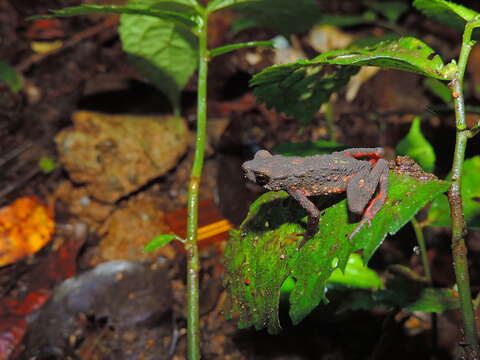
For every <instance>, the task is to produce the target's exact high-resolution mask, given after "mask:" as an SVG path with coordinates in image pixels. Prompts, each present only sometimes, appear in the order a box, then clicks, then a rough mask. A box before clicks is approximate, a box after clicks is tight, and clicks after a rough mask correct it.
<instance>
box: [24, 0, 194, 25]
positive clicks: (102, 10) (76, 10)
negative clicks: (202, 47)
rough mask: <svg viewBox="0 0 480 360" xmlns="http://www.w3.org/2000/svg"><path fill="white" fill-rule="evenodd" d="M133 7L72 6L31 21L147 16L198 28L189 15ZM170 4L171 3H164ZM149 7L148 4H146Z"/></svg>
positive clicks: (52, 11) (140, 6) (33, 18)
mask: <svg viewBox="0 0 480 360" xmlns="http://www.w3.org/2000/svg"><path fill="white" fill-rule="evenodd" d="M155 2H156V3H161V2H162V1H161V0H156V1H155ZM131 3H132V6H115V5H82V6H72V7H67V8H64V9H60V10H50V12H51V13H52V14H51V15H42V16H33V17H30V18H29V20H36V19H48V18H53V17H68V16H78V15H89V14H136V15H144V16H145V15H146V16H152V17H156V18H160V19H164V20H169V21H173V22H175V23H177V24H179V25H183V26H186V27H194V26H196V21H195V18H194V17H192V16H189V15H187V14H184V13H181V12H176V11H171V10H164V9H153V8H149V7H148V6H142V4H138V6H135V5H137V4H133V2H132V1H131ZM162 3H170V2H162ZM145 5H148V4H145Z"/></svg>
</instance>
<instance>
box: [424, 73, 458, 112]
mask: <svg viewBox="0 0 480 360" xmlns="http://www.w3.org/2000/svg"><path fill="white" fill-rule="evenodd" d="M423 85H425V87H426V88H427V89H428V90H430V92H431V93H432V94H433V95H435V96H437V97H439V98H440V99H442V101H443V102H444V103H445V104H447V105H449V106H452V107H453V101H452V91H451V90H450V89H449V88H448V86H447V85H445V84H444V83H443V82H441V81H439V80H437V79H431V78H427V79H425V80H424V81H423Z"/></svg>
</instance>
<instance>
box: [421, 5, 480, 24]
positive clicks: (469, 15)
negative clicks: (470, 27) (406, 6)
mask: <svg viewBox="0 0 480 360" xmlns="http://www.w3.org/2000/svg"><path fill="white" fill-rule="evenodd" d="M413 6H415V7H416V8H417V9H418V10H420V11H421V12H422V13H424V14H425V15H426V16H428V17H431V18H433V19H435V20H437V21H439V22H441V23H443V24H447V25H450V26H452V27H454V28H456V29H458V30H463V29H464V27H465V23H466V22H467V21H470V20H473V19H474V18H475V17H476V16H477V15H479V13H477V12H476V11H474V10H472V9H469V8H467V7H465V6H462V5H458V4H455V3H453V2H450V1H445V0H415V1H414V2H413Z"/></svg>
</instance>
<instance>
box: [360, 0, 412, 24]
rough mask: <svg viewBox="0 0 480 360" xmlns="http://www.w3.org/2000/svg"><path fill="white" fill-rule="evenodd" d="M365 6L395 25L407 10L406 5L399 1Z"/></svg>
mask: <svg viewBox="0 0 480 360" xmlns="http://www.w3.org/2000/svg"><path fill="white" fill-rule="evenodd" d="M365 5H366V6H367V7H369V8H370V9H372V10H375V11H376V12H378V13H379V14H382V15H383V16H384V17H385V18H387V20H388V21H390V22H392V23H395V22H396V21H397V20H398V19H399V18H400V17H401V16H402V15H403V14H405V12H406V11H407V10H408V5H407V4H406V3H404V2H400V1H382V2H373V3H369V2H367V3H366V4H365Z"/></svg>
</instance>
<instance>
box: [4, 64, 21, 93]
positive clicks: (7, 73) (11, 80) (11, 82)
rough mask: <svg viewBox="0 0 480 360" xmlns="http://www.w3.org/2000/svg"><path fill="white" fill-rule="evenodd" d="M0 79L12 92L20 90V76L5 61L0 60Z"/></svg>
mask: <svg viewBox="0 0 480 360" xmlns="http://www.w3.org/2000/svg"><path fill="white" fill-rule="evenodd" d="M0 81H3V82H4V83H5V84H7V86H8V87H9V88H10V90H12V91H13V92H19V91H20V90H22V87H23V81H22V77H21V76H20V75H19V74H18V73H17V71H16V70H15V69H14V68H13V67H12V66H11V65H10V64H8V63H7V62H5V61H2V60H0Z"/></svg>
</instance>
